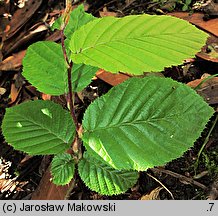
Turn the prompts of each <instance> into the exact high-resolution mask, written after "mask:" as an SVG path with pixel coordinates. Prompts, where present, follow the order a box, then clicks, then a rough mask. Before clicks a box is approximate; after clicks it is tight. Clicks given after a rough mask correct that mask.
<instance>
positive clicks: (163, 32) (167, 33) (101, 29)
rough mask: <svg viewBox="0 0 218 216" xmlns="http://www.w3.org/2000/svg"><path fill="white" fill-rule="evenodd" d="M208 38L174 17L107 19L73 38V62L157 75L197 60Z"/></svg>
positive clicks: (87, 27)
mask: <svg viewBox="0 0 218 216" xmlns="http://www.w3.org/2000/svg"><path fill="white" fill-rule="evenodd" d="M207 36H208V35H207V34H206V33H204V32H202V31H200V30H198V29H197V28H195V27H194V26H193V25H191V24H189V23H188V22H186V21H184V20H181V19H178V18H175V17H171V16H157V15H134V16H126V17H124V18H115V17H104V18H101V19H97V20H94V21H92V22H89V23H88V24H86V25H84V26H82V27H81V28H80V29H79V30H77V31H76V32H75V33H74V34H73V36H72V38H71V42H70V49H71V51H72V54H71V58H72V60H73V61H74V62H75V63H85V64H89V65H92V66H97V67H100V68H104V69H105V70H107V71H110V72H118V71H122V72H128V73H132V74H142V73H143V72H145V71H147V72H150V71H153V72H157V71H162V70H163V68H164V67H168V66H172V65H178V64H181V63H182V61H183V60H184V59H186V58H189V57H194V55H195V53H196V52H198V51H200V48H201V47H202V46H203V45H204V44H205V41H206V38H207Z"/></svg>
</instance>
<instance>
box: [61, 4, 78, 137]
mask: <svg viewBox="0 0 218 216" xmlns="http://www.w3.org/2000/svg"><path fill="white" fill-rule="evenodd" d="M70 12H71V1H69V0H66V9H65V12H64V18H63V23H62V26H61V30H60V31H61V47H62V51H63V55H64V59H65V61H66V63H67V65H68V68H67V80H68V91H69V96H67V101H68V102H69V106H70V114H71V116H72V119H73V122H74V124H75V127H76V136H78V131H79V124H78V121H77V118H76V115H75V111H74V106H73V89H72V77H71V71H72V68H73V62H72V61H69V59H68V56H67V51H66V47H65V44H64V29H65V27H66V25H67V23H68V20H69V14H70Z"/></svg>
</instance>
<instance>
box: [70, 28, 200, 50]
mask: <svg viewBox="0 0 218 216" xmlns="http://www.w3.org/2000/svg"><path fill="white" fill-rule="evenodd" d="M188 33H190V32H183V33H179V34H180V35H187V34H188ZM192 34H197V33H195V32H194V33H192ZM169 35H170V36H174V35H176V36H178V33H177V32H175V33H163V34H153V35H152V34H150V35H141V36H139V37H137V36H135V37H127V38H118V39H116V40H113V39H112V40H109V41H105V42H101V43H98V42H96V43H95V44H94V45H93V44H92V45H90V46H89V47H85V48H80V50H79V52H77V50H75V51H74V52H72V53H73V54H80V53H82V52H84V51H85V50H88V49H91V48H95V47H97V46H101V45H107V44H110V43H112V42H123V39H126V40H135V39H141V38H158V36H169ZM182 39H183V40H185V38H182ZM187 40H188V39H187ZM184 46H185V45H184Z"/></svg>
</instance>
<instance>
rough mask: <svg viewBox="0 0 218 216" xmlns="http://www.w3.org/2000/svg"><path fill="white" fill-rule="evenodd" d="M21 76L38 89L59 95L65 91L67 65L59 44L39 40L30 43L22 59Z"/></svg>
mask: <svg viewBox="0 0 218 216" xmlns="http://www.w3.org/2000/svg"><path fill="white" fill-rule="evenodd" d="M22 74H23V76H24V77H25V78H26V79H27V80H28V81H29V82H30V83H31V84H32V85H33V86H35V87H36V88H37V89H38V90H39V91H41V92H43V93H46V94H51V95H61V94H63V93H65V92H66V91H67V81H66V80H67V65H66V63H65V60H64V57H63V52H62V48H61V45H60V44H56V43H55V42H51V41H40V42H37V43H34V44H32V45H30V46H29V47H28V49H27V53H26V55H25V57H24V59H23V73H22Z"/></svg>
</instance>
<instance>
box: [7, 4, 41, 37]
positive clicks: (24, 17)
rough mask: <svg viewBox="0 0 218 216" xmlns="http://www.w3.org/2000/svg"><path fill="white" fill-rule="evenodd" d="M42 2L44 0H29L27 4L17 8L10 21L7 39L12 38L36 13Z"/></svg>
mask: <svg viewBox="0 0 218 216" xmlns="http://www.w3.org/2000/svg"><path fill="white" fill-rule="evenodd" d="M41 4H42V0H38V1H35V0H29V1H28V2H27V3H26V4H25V6H24V7H23V8H21V9H18V10H16V12H15V13H14V15H13V16H12V19H11V22H10V26H11V28H10V31H9V32H8V33H7V34H6V40H7V39H9V38H11V37H12V36H13V35H14V34H15V33H16V32H17V31H18V30H19V29H20V28H21V27H22V26H23V25H24V24H26V22H27V21H28V20H29V19H30V18H31V17H32V16H33V15H34V13H35V12H36V11H37V10H38V8H39V6H40V5H41Z"/></svg>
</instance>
